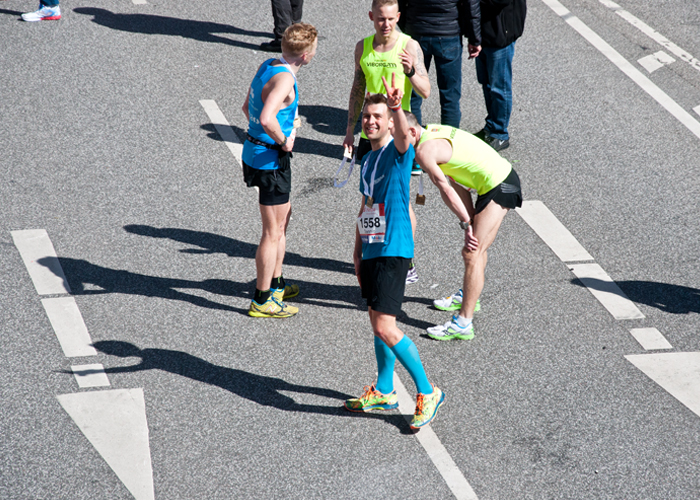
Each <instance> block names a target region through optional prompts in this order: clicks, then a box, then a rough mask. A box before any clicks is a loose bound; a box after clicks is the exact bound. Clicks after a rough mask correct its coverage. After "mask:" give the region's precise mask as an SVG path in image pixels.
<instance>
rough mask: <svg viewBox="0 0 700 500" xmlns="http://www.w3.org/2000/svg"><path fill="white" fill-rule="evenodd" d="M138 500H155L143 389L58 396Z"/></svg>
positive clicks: (69, 413) (83, 431) (65, 408)
mask: <svg viewBox="0 0 700 500" xmlns="http://www.w3.org/2000/svg"><path fill="white" fill-rule="evenodd" d="M56 397H57V398H58V401H59V403H61V406H63V409H64V410H66V412H67V413H68V415H70V417H71V418H72V419H73V421H74V422H75V423H76V425H77V426H78V427H79V428H80V430H81V431H82V433H83V434H84V435H85V437H86V438H87V439H88V441H90V443H92V445H93V446H94V447H95V449H96V450H97V451H98V453H99V454H100V455H101V456H102V458H104V459H105V461H106V462H107V464H108V465H109V466H110V467H111V468H112V470H113V471H114V472H115V474H116V475H117V477H118V478H119V479H120V480H121V481H122V483H124V486H126V488H127V489H128V490H129V491H130V492H131V494H132V495H133V496H134V498H135V499H136V500H154V498H155V496H154V490H153V470H152V468H151V450H150V447H149V444H148V424H147V422H146V403H145V401H144V397H143V389H118V390H113V391H94V392H82V393H78V394H62V395H59V396H56Z"/></svg>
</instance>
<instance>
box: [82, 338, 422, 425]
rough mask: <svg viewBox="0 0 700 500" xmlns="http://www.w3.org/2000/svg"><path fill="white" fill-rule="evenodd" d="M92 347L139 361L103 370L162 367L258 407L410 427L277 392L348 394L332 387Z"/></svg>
mask: <svg viewBox="0 0 700 500" xmlns="http://www.w3.org/2000/svg"><path fill="white" fill-rule="evenodd" d="M93 346H94V347H95V349H97V350H98V351H100V352H103V353H105V354H107V355H110V356H117V357H120V358H131V357H136V358H141V362H140V363H139V364H136V365H131V366H120V367H113V368H106V369H105V372H106V373H108V374H109V373H133V372H138V371H144V370H162V371H165V372H169V373H173V374H175V375H180V376H182V377H186V378H189V379H192V380H196V381H198V382H202V383H205V384H209V385H213V386H216V387H220V388H222V389H224V390H226V391H229V392H231V393H233V394H236V395H237V396H240V397H242V398H245V399H247V400H249V401H252V402H254V403H257V404H259V405H262V406H270V407H273V408H277V409H278V410H284V411H293V412H299V413H317V414H321V415H336V416H345V417H347V416H357V415H361V416H364V417H365V418H374V419H379V420H384V421H386V422H387V423H390V424H392V425H394V426H396V427H397V428H399V429H400V430H401V431H402V432H405V433H409V432H411V431H410V427H409V426H408V423H407V422H406V420H405V419H404V417H403V416H401V415H399V414H395V413H394V414H385V415H381V414H369V413H360V414H355V413H350V412H348V411H347V410H345V409H344V408H342V407H341V405H339V404H337V405H334V406H323V405H311V404H299V403H297V402H296V401H294V399H292V398H291V397H289V396H287V395H285V394H282V392H281V391H286V392H296V393H300V394H311V395H314V396H321V397H324V398H329V399H336V400H340V401H344V400H345V399H348V398H350V397H352V396H350V395H348V394H344V393H342V392H338V391H335V390H333V389H325V388H322V387H313V386H306V385H296V384H290V383H289V382H286V381H284V380H282V379H280V378H275V377H266V376H263V375H256V374H254V373H250V372H246V371H243V370H238V369H235V368H227V367H224V366H218V365H215V364H213V363H209V362H208V361H205V360H203V359H201V358H198V357H196V356H193V355H191V354H188V353H186V352H182V351H172V350H169V349H139V348H138V347H137V346H135V345H134V344H131V343H129V342H124V341H119V340H103V341H99V342H95V343H94V344H93Z"/></svg>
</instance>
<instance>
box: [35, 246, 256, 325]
mask: <svg viewBox="0 0 700 500" xmlns="http://www.w3.org/2000/svg"><path fill="white" fill-rule="evenodd" d="M58 261H59V262H60V264H61V267H62V268H63V272H64V274H65V275H66V279H67V280H68V285H69V286H70V288H71V293H72V294H73V295H99V294H105V293H123V294H127V295H143V296H144V297H161V298H164V299H170V300H181V301H184V302H189V303H190V304H193V305H195V306H199V307H206V308H209V309H223V310H225V311H234V312H238V313H241V314H248V310H247V309H240V308H237V307H232V306H229V305H226V304H220V303H218V302H214V301H212V300H209V299H206V298H204V297H199V296H197V295H191V294H188V293H184V292H181V291H179V290H177V289H178V288H185V289H188V288H189V289H198V290H204V291H206V292H210V293H216V294H219V295H228V296H238V297H249V296H250V290H251V287H253V288H254V285H253V284H252V283H238V282H235V281H226V280H204V281H192V280H182V279H173V278H158V277H155V276H147V275H145V274H138V273H132V272H130V271H124V270H120V269H109V268H106V267H102V266H98V265H95V264H91V263H90V262H88V261H86V260H82V259H70V258H66V257H59V259H58ZM51 262H52V259H51V258H50V257H47V258H43V259H39V260H38V263H39V264H41V265H43V266H47V267H48V265H49V264H51ZM85 285H95V286H97V287H99V288H101V289H102V290H89V289H86V287H85Z"/></svg>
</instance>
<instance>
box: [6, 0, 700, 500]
mask: <svg viewBox="0 0 700 500" xmlns="http://www.w3.org/2000/svg"><path fill="white" fill-rule="evenodd" d="M0 7H1V8H0V32H1V33H2V36H1V37H0V47H1V48H2V50H1V51H0V118H1V119H0V172H1V173H2V182H0V200H1V206H2V209H1V210H0V345H1V347H2V348H1V349H0V436H1V438H0V498H3V499H11V500H15V499H22V500H24V499H52V500H54V499H73V500H77V499H93V498H99V499H110V500H111V499H130V498H136V499H138V500H148V499H154V498H155V499H159V500H160V499H163V500H165V499H168V500H169V499H188V500H189V499H194V498H206V499H233V498H236V499H238V498H264V499H293V498H294V499H296V498H298V499H312V498H318V499H327V498H391V499H413V498H440V499H442V498H470V499H473V498H479V499H482V500H486V499H538V500H539V499H591V498H596V499H599V498H600V499H691V498H697V497H698V495H699V493H698V492H699V491H700V475H699V474H698V464H699V463H700V417H699V416H698V415H699V414H700V346H699V345H698V344H699V339H698V335H700V319H699V314H700V264H699V262H700V242H699V239H700V238H699V235H700V217H699V214H700V210H699V208H700V203H699V202H698V200H699V199H700V181H699V180H698V171H699V167H700V165H699V163H700V160H699V158H700V123H698V121H699V120H700V107H698V106H700V61H698V59H697V58H700V2H698V1H697V0H692V1H691V0H668V1H665V2H635V1H631V0H618V4H613V3H612V2H610V1H607V0H581V1H573V0H561V3H559V2H557V1H555V0H530V2H529V5H528V8H529V11H528V17H527V23H526V29H525V34H524V36H523V37H522V38H521V39H520V40H519V41H518V42H517V43H516V52H515V59H514V110H513V115H512V120H511V127H510V133H511V146H510V148H509V149H507V150H505V151H503V156H504V157H506V158H507V159H508V160H509V161H511V162H512V163H513V165H514V167H515V169H516V170H517V171H518V173H519V175H520V178H521V180H522V183H523V192H524V196H525V199H526V201H527V203H526V205H525V206H524V207H523V210H522V211H520V212H515V211H513V212H511V213H509V214H508V216H507V217H506V219H505V221H504V224H503V226H502V228H501V231H500V233H499V235H498V237H497V239H496V242H495V243H494V245H493V247H492V250H491V251H490V252H489V265H488V269H487V275H486V286H485V289H484V293H483V295H482V298H481V303H482V310H481V312H479V313H478V314H477V316H476V320H475V327H476V337H475V338H474V339H473V340H471V341H455V342H448V343H442V342H435V341H433V340H431V339H429V338H428V337H427V336H426V335H425V328H426V327H428V326H432V325H434V324H437V323H442V322H445V321H447V320H448V319H449V313H444V312H440V311H436V310H434V309H433V308H432V307H431V303H432V299H434V298H438V297H441V296H445V295H449V294H450V293H451V292H453V291H455V290H456V289H457V288H459V286H460V280H461V275H462V263H461V257H460V246H461V241H462V232H461V230H460V229H459V227H458V226H457V220H456V218H455V217H454V215H453V214H452V213H451V212H450V211H449V210H448V209H447V208H446V207H445V206H444V205H443V203H442V201H441V200H440V197H439V194H438V192H437V189H436V188H435V187H434V186H432V185H431V184H430V183H428V184H426V195H427V202H426V205H425V206H423V207H417V209H416V213H417V215H418V230H417V236H416V263H417V266H418V273H419V277H420V280H419V282H418V283H416V284H413V285H410V286H408V287H407V291H406V300H405V304H404V307H403V314H402V315H400V316H399V317H398V322H399V325H400V327H401V328H402V329H403V330H404V332H405V333H406V334H407V335H408V336H409V337H411V339H413V340H414V342H415V343H416V345H417V346H418V349H419V352H420V353H421V357H422V359H423V362H424V364H425V367H426V370H427V373H428V376H429V378H430V379H431V381H433V382H434V383H436V384H437V385H438V386H440V387H441V388H442V389H443V390H444V391H445V393H446V394H447V400H446V404H445V406H444V407H443V408H442V409H441V410H440V413H439V415H438V417H437V418H436V419H435V421H434V422H433V423H432V424H431V426H430V427H429V428H428V429H425V430H422V431H420V432H419V433H418V434H413V433H412V432H411V431H410V429H409V428H408V424H407V422H406V420H405V418H404V415H406V414H410V413H411V410H412V407H411V404H412V403H411V401H410V400H408V402H407V399H406V398H408V397H409V396H410V397H413V396H414V392H415V388H414V386H413V382H412V381H411V379H410V377H409V376H408V375H407V373H406V372H405V371H404V370H403V369H401V368H399V369H398V370H397V375H398V379H399V382H398V384H397V386H399V387H403V388H405V391H406V392H405V394H403V396H404V397H403V403H404V404H403V406H402V408H401V411H393V412H388V413H385V414H370V415H361V414H359V415H358V414H350V413H348V412H346V411H344V410H343V409H342V408H341V405H342V401H343V399H345V398H347V397H349V396H356V395H357V394H359V392H360V391H361V390H362V387H363V386H364V385H368V384H370V383H372V382H373V380H374V377H375V375H376V366H375V360H374V354H373V348H372V332H371V329H370V327H369V320H368V318H367V313H366V311H365V306H364V304H363V301H362V299H361V297H360V291H359V288H358V286H357V282H356V279H355V276H354V274H353V268H352V245H353V241H354V224H355V216H356V214H357V210H358V207H359V203H360V194H359V192H358V190H357V187H358V182H359V175H358V174H357V170H356V171H355V173H354V174H353V177H352V179H351V180H350V182H349V184H348V185H347V186H346V187H344V188H342V189H337V188H334V187H333V176H334V174H335V171H336V169H337V167H338V165H339V163H340V159H341V157H342V148H341V143H342V140H343V136H344V131H345V123H346V120H347V101H348V96H349V90H350V85H351V81H352V74H353V68H352V64H353V62H352V61H353V47H354V44H355V43H356V42H357V41H358V40H359V39H361V38H362V37H364V36H366V35H368V34H370V33H371V30H372V25H371V23H370V21H369V19H368V17H367V11H368V10H369V2H368V1H367V0H363V1H361V2H359V1H356V0H351V1H349V2H341V1H339V0H326V1H322V2H321V1H313V0H307V2H306V3H305V5H304V20H305V21H306V22H310V23H312V24H314V25H315V26H317V27H318V29H319V32H320V35H321V38H320V42H319V47H318V54H317V56H316V58H315V59H314V61H313V62H312V64H311V65H310V66H308V67H305V68H303V69H302V70H301V72H300V73H299V88H300V102H301V106H300V114H301V117H302V121H303V127H302V128H301V129H300V132H299V137H298V139H297V141H296V145H295V151H294V159H293V172H294V178H293V189H292V207H293V216H292V221H291V224H290V228H289V234H288V248H287V250H288V253H287V258H286V261H285V262H286V264H285V277H286V278H287V280H288V281H293V282H295V283H298V284H299V285H300V287H301V294H300V295H299V297H298V298H297V299H296V300H295V302H294V303H295V305H298V307H299V308H300V313H299V314H298V315H297V316H296V317H294V318H291V319H288V320H264V319H263V320H261V319H254V318H250V317H248V316H247V315H246V311H247V308H248V305H249V303H250V299H251V295H252V292H253V290H254V282H255V265H254V255H255V249H256V245H257V243H258V241H259V237H260V219H259V213H258V206H257V196H256V193H255V192H254V190H250V189H246V188H245V186H244V184H243V181H242V175H241V171H240V164H239V163H238V159H237V158H236V154H237V153H236V152H237V151H238V149H237V147H239V145H238V143H237V141H238V140H239V139H237V138H238V137H240V135H241V134H243V133H244V132H245V129H246V125H247V124H246V122H245V118H244V116H243V114H242V112H241V110H240V107H241V104H242V103H243V100H244V98H245V95H246V91H247V88H248V85H249V83H250V80H251V78H252V76H253V74H254V72H255V70H256V69H257V67H258V65H259V64H260V63H261V62H262V61H263V60H265V59H266V58H267V57H268V55H267V54H265V53H262V52H260V51H259V50H257V46H258V45H259V44H260V43H261V42H264V41H266V40H269V39H270V32H271V29H272V17H271V13H270V7H269V4H268V2H265V1H260V2H244V1H242V0H230V1H228V2H213V1H209V0H201V1H198V2H167V1H165V0H146V3H139V4H135V3H134V2H132V0H119V1H116V0H98V1H97V2H92V3H88V2H85V1H82V0H66V1H65V2H62V3H61V8H62V12H63V18H62V19H61V20H60V21H50V22H40V23H24V22H22V21H19V14H20V13H21V12H26V11H30V10H34V9H35V8H36V4H35V3H32V2H29V1H25V0H6V1H3V2H2V3H1V4H0ZM463 66H464V82H463V97H462V102H461V106H462V113H463V117H462V128H464V129H465V130H468V131H471V132H475V131H477V130H479V129H480V128H481V127H482V126H483V119H484V116H485V108H484V105H483V96H482V94H481V90H480V87H479V86H478V84H477V82H476V78H475V70H474V65H473V62H472V61H469V60H467V59H466V57H465V59H464V61H463ZM431 78H432V81H433V85H434V87H433V89H434V94H433V96H431V97H430V98H429V99H428V100H427V101H426V102H425V103H424V117H425V120H426V121H428V122H435V121H438V120H439V104H438V98H437V90H436V84H435V79H434V70H433V71H431ZM215 112H218V113H219V116H218V117H215V118H212V114H211V113H215ZM227 124H228V125H227ZM229 125H230V126H229ZM411 186H412V191H413V192H414V193H415V192H416V191H417V188H418V182H417V180H416V179H414V180H413V181H412V184H411Z"/></svg>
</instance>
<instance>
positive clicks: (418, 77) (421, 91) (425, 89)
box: [399, 39, 430, 99]
mask: <svg viewBox="0 0 700 500" xmlns="http://www.w3.org/2000/svg"><path fill="white" fill-rule="evenodd" d="M399 58H400V59H401V65H402V66H403V73H404V75H406V77H407V78H408V79H409V80H411V85H412V86H413V90H415V91H416V94H418V95H419V96H421V97H422V98H423V99H427V98H428V97H429V96H430V80H429V79H428V70H426V69H425V60H424V59H425V57H424V55H423V50H422V49H421V48H420V44H419V43H418V42H416V41H415V40H413V39H411V40H409V41H408V43H407V44H406V48H405V49H403V51H401V52H400V53H399Z"/></svg>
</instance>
